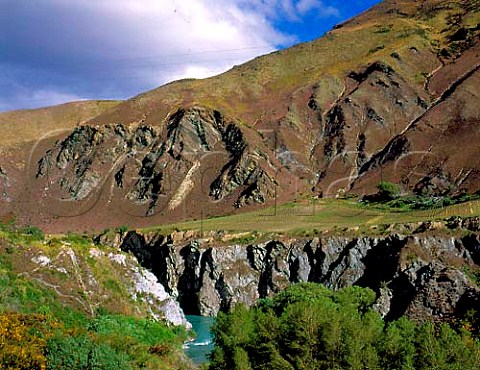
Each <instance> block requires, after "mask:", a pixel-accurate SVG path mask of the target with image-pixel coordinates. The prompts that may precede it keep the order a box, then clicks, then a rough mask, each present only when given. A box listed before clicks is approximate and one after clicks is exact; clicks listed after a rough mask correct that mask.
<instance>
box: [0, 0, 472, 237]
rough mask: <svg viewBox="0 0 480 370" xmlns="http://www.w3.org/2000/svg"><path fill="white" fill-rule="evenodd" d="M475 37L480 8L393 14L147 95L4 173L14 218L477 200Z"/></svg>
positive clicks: (149, 218)
mask: <svg viewBox="0 0 480 370" xmlns="http://www.w3.org/2000/svg"><path fill="white" fill-rule="evenodd" d="M479 24H480V1H478V0H475V1H465V0H463V1H438V0H429V1H421V2H418V1H413V0H409V1H407V0H405V1H394V0H387V1H384V2H382V3H381V4H379V5H377V6H375V7H374V8H372V9H371V10H369V11H367V12H365V13H363V14H361V15H359V16H358V17H356V18H354V19H352V20H350V21H347V22H345V23H343V24H341V25H338V26H337V27H335V29H334V30H332V31H331V32H329V33H327V34H326V35H325V36H324V37H322V38H320V39H318V40H315V41H312V42H309V43H305V44H300V45H297V46H294V47H292V48H289V49H286V50H282V51H278V52H275V53H272V54H269V55H266V56H263V57H259V58H257V59H255V60H252V61H251V62H248V63H246V64H243V65H241V66H236V67H234V68H233V69H232V70H230V71H228V72H226V73H224V74H221V75H219V76H216V77H212V78H209V79H205V80H183V81H178V82H174V83H171V84H167V85H165V86H162V87H160V88H158V89H155V90H152V91H149V92H146V93H144V94H141V95H139V96H137V97H134V98H132V99H130V100H128V101H125V102H123V103H121V104H118V105H116V106H115V107H113V108H112V109H109V110H106V111H105V112H104V113H102V114H100V115H98V116H96V117H95V118H92V119H91V120H90V121H89V122H88V123H86V124H84V125H81V126H80V127H77V128H75V129H74V131H73V132H71V133H69V134H66V135H65V134H64V135H60V136H58V137H56V138H51V139H49V140H47V141H44V142H41V143H40V144H39V145H37V146H36V147H35V150H33V151H31V154H30V156H29V160H28V165H27V166H26V170H25V171H23V173H22V174H15V175H9V173H8V171H7V170H5V168H6V169H8V166H7V165H5V164H3V163H0V166H2V168H4V170H3V172H0V176H3V177H2V178H3V179H4V183H7V181H9V183H10V184H12V183H13V182H16V183H17V184H18V185H17V186H16V188H17V189H13V187H12V186H10V187H9V188H8V192H6V191H4V193H6V194H7V195H4V196H3V198H4V199H7V198H8V199H10V202H8V204H7V207H4V209H5V211H4V212H12V213H14V214H16V215H18V216H19V217H20V218H22V221H23V222H26V223H35V224H41V225H43V226H46V227H47V228H49V229H51V230H65V228H73V227H75V226H74V225H78V224H82V225H83V227H84V228H92V227H93V228H97V229H98V228H102V227H105V226H111V225H119V224H124V223H126V224H129V225H137V226H145V225H152V224H159V223H163V222H166V221H174V220H184V219H192V218H203V217H206V216H213V215H218V214H225V213H229V212H237V211H238V209H239V208H245V207H252V206H259V205H262V204H265V203H267V204H269V203H272V202H274V201H275V202H283V201H286V200H292V199H296V198H299V197H307V196H318V195H323V196H335V195H336V194H338V193H339V192H340V193H343V192H348V191H351V192H354V193H357V194H362V193H368V192H371V191H372V190H373V189H374V188H375V186H376V185H377V184H378V182H379V181H381V180H384V179H385V178H388V179H390V180H392V181H396V182H399V183H400V184H402V187H403V190H404V191H417V192H421V193H430V194H434V195H435V194H444V193H448V192H450V193H458V192H463V191H469V192H474V191H478V190H479V189H480V182H479V178H478V168H479V164H480V163H478V161H479V159H478V148H477V146H475V145H473V143H474V142H475V139H476V138H478V121H479V118H480V112H479V111H478V106H479V104H478V101H479V96H478V94H479V91H478V88H477V87H476V86H478V79H479V73H480V72H479V71H478V69H479V62H478V60H479V55H478V53H479V44H480V42H479V41H480V39H479V36H480V26H479ZM467 140H468V141H469V142H472V145H470V146H469V147H468V148H465V150H462V151H457V150H455V149H456V148H454V147H452V144H453V145H457V146H458V145H461V144H462V143H464V142H465V141H467ZM11 160H12V161H15V159H11ZM10 167H12V165H11V164H10ZM4 188H6V186H4ZM19 194H21V197H20V196H19ZM20 198H21V202H19V201H16V200H19V199H20ZM47 209H48V211H47ZM76 227H78V226H76Z"/></svg>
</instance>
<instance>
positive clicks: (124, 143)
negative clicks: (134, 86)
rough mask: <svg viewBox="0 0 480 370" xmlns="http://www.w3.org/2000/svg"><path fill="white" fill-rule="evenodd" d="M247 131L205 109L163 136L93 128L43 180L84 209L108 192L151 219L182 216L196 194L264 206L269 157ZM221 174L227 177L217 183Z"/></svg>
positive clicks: (49, 158)
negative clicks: (180, 212) (86, 202)
mask: <svg viewBox="0 0 480 370" xmlns="http://www.w3.org/2000/svg"><path fill="white" fill-rule="evenodd" d="M244 130H245V129H243V130H242V129H240V128H239V127H238V126H237V125H236V124H235V123H232V122H227V121H225V120H224V118H223V117H222V116H221V114H220V113H219V112H217V111H210V110H206V109H202V108H191V109H189V110H184V109H179V110H178V111H177V112H175V113H174V114H172V115H171V117H169V119H168V122H167V124H166V125H165V127H164V128H163V129H160V130H159V129H158V128H156V127H153V126H150V125H143V124H140V125H138V126H135V127H132V128H128V127H126V126H124V125H121V124H116V125H106V126H102V127H98V126H97V127H94V126H90V125H85V126H81V127H78V128H76V129H75V130H74V131H73V133H72V134H70V135H69V136H68V137H67V138H65V139H64V140H63V141H61V142H59V143H58V144H57V145H56V146H55V147H54V148H53V149H50V150H49V151H48V152H47V153H46V155H45V156H44V157H42V158H41V159H40V160H39V162H38V170H37V174H36V177H37V179H39V180H43V182H44V183H46V187H47V188H48V192H49V194H58V196H59V197H60V198H61V199H64V200H66V199H68V200H74V201H80V200H84V199H87V198H89V197H90V198H92V197H93V198H96V197H99V196H100V195H101V194H100V193H102V192H105V191H107V192H108V193H109V195H108V196H109V199H113V198H117V197H121V198H123V199H124V202H126V203H129V202H130V203H131V204H133V205H137V206H138V209H139V210H140V209H141V210H142V212H143V211H144V213H143V215H147V216H149V215H152V214H154V213H156V212H159V211H174V210H175V209H176V208H178V206H179V205H180V204H182V203H184V201H185V199H186V198H189V197H191V194H190V193H191V192H192V190H194V188H195V187H196V188H197V189H195V190H196V193H197V195H196V196H197V197H198V196H207V197H210V198H211V199H212V200H213V201H219V200H222V199H224V198H226V197H228V196H230V195H232V194H233V200H234V202H233V204H232V205H234V206H235V207H240V206H242V205H243V204H245V203H250V202H262V203H263V202H264V200H265V198H266V197H268V196H269V195H270V190H269V189H270V188H272V186H273V179H272V177H271V175H269V174H268V172H269V170H268V169H263V167H266V164H267V161H266V159H265V158H266V155H265V154H264V153H262V151H261V149H260V148H259V147H253V148H252V147H251V146H250V145H249V144H248V142H247V140H246V139H245V134H244V133H243V131H244ZM219 158H221V161H220V160H219ZM222 163H225V164H224V165H223V166H221V164H222ZM209 166H210V167H212V168H211V170H212V171H210V172H209V173H208V174H207V176H206V175H205V173H206V172H205V171H206V170H208V169H209V168H208V167H209ZM262 166H263V167H262ZM201 167H202V169H203V170H201ZM205 167H207V169H206V170H205ZM105 168H107V169H108V170H109V173H108V174H105V173H104V170H105ZM213 170H219V173H218V175H217V176H216V177H213V180H212V178H211V177H212V174H211V172H214V171H213ZM270 172H271V171H270ZM214 173H215V172H214ZM109 176H112V177H113V179H114V181H113V182H112V184H111V185H110V184H107V179H108V177H109ZM198 193H200V195H199V194H198ZM142 206H143V207H142ZM124 208H128V205H126V206H124Z"/></svg>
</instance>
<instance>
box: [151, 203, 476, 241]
mask: <svg viewBox="0 0 480 370" xmlns="http://www.w3.org/2000/svg"><path fill="white" fill-rule="evenodd" d="M452 216H461V217H473V216H480V201H471V202H467V203H462V204H457V205H453V206H449V207H442V208H438V209H431V210H425V211H391V210H389V211H387V210H380V209H375V208H368V207H365V206H363V205H360V204H359V203H358V202H355V201H350V200H338V199H325V200H317V201H315V202H312V203H310V204H307V203H289V204H285V205H282V206H278V207H276V208H275V207H268V208H265V209H261V210H257V211H254V212H249V213H242V214H237V215H232V216H225V217H216V218H210V219H205V220H203V221H202V220H197V221H191V222H184V223H176V224H171V225H166V226H162V227H156V228H148V229H145V231H151V230H162V231H165V232H169V231H173V230H182V231H185V230H197V231H200V232H201V231H203V232H208V231H217V230H224V231H231V232H238V233H241V232H247V231H248V232H252V231H258V232H260V233H282V234H287V235H304V234H308V233H309V234H311V235H313V234H316V233H317V232H326V231H342V230H344V231H346V230H357V231H361V230H371V229H374V228H375V226H378V225H385V224H405V223H415V222H422V221H435V220H442V219H445V218H448V217H452Z"/></svg>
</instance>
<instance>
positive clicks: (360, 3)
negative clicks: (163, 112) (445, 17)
mask: <svg viewBox="0 0 480 370" xmlns="http://www.w3.org/2000/svg"><path fill="white" fill-rule="evenodd" d="M378 2H379V0H331V1H327V0H0V111H7V110H15V109H30V108H37V107H43V106H49V105H55V104H60V103H64V102H68V101H75V100H84V99H127V98H130V97H132V96H135V95H137V94H139V93H142V92H144V91H147V90H150V89H153V88H156V87H158V86H160V85H163V84H165V83H167V82H170V81H173V80H177V79H181V78H205V77H209V76H213V75H215V74H218V73H221V72H224V71H226V70H228V69H230V68H231V67H233V66H234V65H238V64H241V63H243V62H246V61H248V60H250V59H252V58H254V57H256V56H259V55H263V54H266V53H269V52H272V51H274V50H278V49H283V48H286V47H289V46H291V45H293V44H296V43H299V42H304V41H310V40H313V39H315V38H317V37H320V36H322V35H323V34H324V33H325V32H327V31H328V30H330V29H331V28H332V27H333V26H334V25H335V24H338V23H340V22H342V21H344V20H346V19H349V18H351V17H352V16H354V15H356V14H358V13H360V12H362V11H364V10H366V9H368V8H370V7H371V6H372V5H374V4H376V3H378Z"/></svg>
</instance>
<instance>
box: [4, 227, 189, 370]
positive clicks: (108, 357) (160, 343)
mask: <svg viewBox="0 0 480 370" xmlns="http://www.w3.org/2000/svg"><path fill="white" fill-rule="evenodd" d="M139 271H140V270H139V269H138V264H136V262H133V260H131V257H128V256H127V255H124V254H121V253H119V252H118V250H114V249H112V248H106V247H101V246H97V247H94V246H93V245H92V244H91V242H90V241H89V240H88V239H87V238H84V237H80V236H73V235H70V236H66V237H63V238H45V236H44V235H43V234H42V232H41V231H40V230H38V229H35V228H27V229H15V228H14V227H12V225H2V226H1V228H0V367H1V368H2V369H25V370H27V369H29V370H31V369H65V370H67V369H68V370H71V369H86V368H88V369H93V368H95V369H97V368H98V369H105V370H106V369H112V370H118V369H188V368H189V366H190V365H189V364H188V361H186V360H185V359H184V358H183V354H182V353H183V351H182V343H183V341H184V340H185V339H186V331H185V329H184V328H183V327H171V326H169V325H167V323H166V321H163V320H161V319H160V320H159V321H157V320H154V319H153V318H152V315H157V316H158V317H160V316H159V315H160V312H158V308H159V307H161V306H160V305H161V303H160V302H157V306H156V308H155V304H154V305H152V304H151V303H152V302H153V300H154V297H152V296H150V295H149V294H148V293H145V292H143V293H142V292H140V291H138V292H137V293H134V290H132V289H133V288H134V287H135V284H138V282H137V283H136V282H135V278H134V277H132V276H130V275H129V273H133V274H134V275H135V274H138V273H139ZM155 311H157V312H155Z"/></svg>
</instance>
